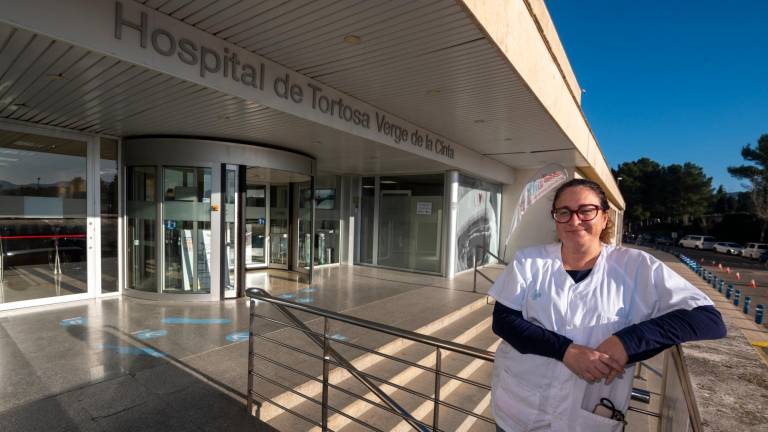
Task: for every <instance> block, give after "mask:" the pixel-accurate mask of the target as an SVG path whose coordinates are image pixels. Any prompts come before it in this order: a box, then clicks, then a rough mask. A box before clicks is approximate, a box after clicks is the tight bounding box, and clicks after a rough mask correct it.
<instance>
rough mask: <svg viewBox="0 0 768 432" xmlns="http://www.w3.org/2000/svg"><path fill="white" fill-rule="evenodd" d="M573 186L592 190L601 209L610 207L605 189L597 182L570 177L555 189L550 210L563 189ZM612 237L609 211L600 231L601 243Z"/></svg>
mask: <svg viewBox="0 0 768 432" xmlns="http://www.w3.org/2000/svg"><path fill="white" fill-rule="evenodd" d="M575 187H584V188H587V189H589V190H591V191H592V192H594V193H595V195H597V198H599V199H600V208H601V209H603V211H608V210H609V209H610V208H611V207H610V206H609V205H608V197H606V196H605V191H604V190H603V188H602V187H600V185H599V184H597V183H595V182H593V181H592V180H587V179H572V180H568V181H567V182H565V183H563V184H561V185H560V187H559V188H557V190H556V191H555V199H553V200H552V210H554V209H555V203H556V202H557V200H558V198H560V195H562V193H563V191H565V190H566V189H570V188H575ZM612 237H613V220H612V219H611V215H610V213H609V214H608V223H606V224H605V229H604V230H603V232H601V233H600V241H601V242H603V243H610V242H611V240H612Z"/></svg>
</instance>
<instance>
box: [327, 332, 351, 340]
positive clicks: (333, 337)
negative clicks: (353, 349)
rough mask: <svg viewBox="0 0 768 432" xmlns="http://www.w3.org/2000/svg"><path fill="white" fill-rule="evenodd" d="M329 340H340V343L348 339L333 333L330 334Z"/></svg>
mask: <svg viewBox="0 0 768 432" xmlns="http://www.w3.org/2000/svg"><path fill="white" fill-rule="evenodd" d="M331 339H336V340H340V341H345V340H347V339H348V338H347V337H346V336H344V335H343V334H341V333H335V334H332V335H331Z"/></svg>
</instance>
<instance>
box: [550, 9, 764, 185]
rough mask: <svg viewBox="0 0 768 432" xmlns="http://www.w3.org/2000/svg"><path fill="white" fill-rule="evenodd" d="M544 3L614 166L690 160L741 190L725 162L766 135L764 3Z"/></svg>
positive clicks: (715, 182)
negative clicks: (646, 160) (639, 161)
mask: <svg viewBox="0 0 768 432" xmlns="http://www.w3.org/2000/svg"><path fill="white" fill-rule="evenodd" d="M546 4H547V8H548V10H549V13H550V15H551V16H552V20H553V21H554V23H555V27H556V28H557V32H558V34H559V36H560V40H561V42H562V44H563V46H564V47H565V51H566V54H567V55H568V59H569V61H570V63H571V67H572V68H573V70H574V73H575V74H576V79H577V80H578V82H579V85H580V86H581V88H582V89H583V90H584V93H583V94H582V109H583V110H584V113H585V115H586V117H587V120H588V121H589V123H590V125H591V127H592V130H593V131H594V133H595V136H596V138H597V141H598V143H599V144H600V147H601V148H602V150H603V153H604V154H605V156H606V159H607V160H608V163H609V165H610V166H611V167H612V168H615V167H616V166H618V165H619V164H620V163H622V162H626V161H633V160H637V159H639V158H641V157H648V158H651V159H653V160H656V161H657V162H659V163H661V164H664V165H668V164H672V163H680V164H682V163H684V162H688V161H690V162H693V163H696V164H698V165H700V166H702V167H703V168H704V172H705V173H706V174H707V175H708V176H711V177H712V178H713V180H712V185H713V187H714V188H717V187H718V186H719V185H721V184H722V185H723V186H724V187H725V189H726V190H727V191H728V192H735V191H742V190H744V187H743V183H744V182H743V181H741V180H737V179H735V178H733V177H731V176H730V175H729V174H728V171H727V169H726V168H727V167H728V166H733V165H741V164H744V163H745V161H744V159H743V158H742V157H741V148H742V147H743V146H745V145H746V144H752V146H754V145H755V144H756V143H757V139H758V137H759V136H760V135H761V134H768V1H765V0H748V1H747V0H745V1H731V2H723V1H712V0H701V1H694V0H672V1H669V0H668V1H650V0H649V1H645V0H637V1H630V0H610V1H609V0H599V1H598V0H546Z"/></svg>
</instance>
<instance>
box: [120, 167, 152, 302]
mask: <svg viewBox="0 0 768 432" xmlns="http://www.w3.org/2000/svg"><path fill="white" fill-rule="evenodd" d="M125 182H126V197H125V200H126V211H125V213H126V240H127V241H126V242H125V244H126V251H125V252H126V263H127V264H126V268H127V271H126V282H127V284H126V285H127V286H128V288H131V289H135V290H139V291H146V292H157V246H156V242H155V232H156V231H157V229H156V221H157V207H156V188H157V168H156V167H153V166H137V167H128V169H127V170H126V181H125Z"/></svg>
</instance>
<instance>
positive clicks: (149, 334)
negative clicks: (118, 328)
mask: <svg viewBox="0 0 768 432" xmlns="http://www.w3.org/2000/svg"><path fill="white" fill-rule="evenodd" d="M131 334H132V335H134V336H136V338H137V339H139V340H147V339H154V338H159V337H163V336H165V335H167V334H168V330H163V329H159V330H151V329H144V330H139V331H135V332H133V333H131Z"/></svg>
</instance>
